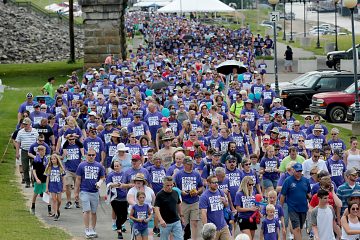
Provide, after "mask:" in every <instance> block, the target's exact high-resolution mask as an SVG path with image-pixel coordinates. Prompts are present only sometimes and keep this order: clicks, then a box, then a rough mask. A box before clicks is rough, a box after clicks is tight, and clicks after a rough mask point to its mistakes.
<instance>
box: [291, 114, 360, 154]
mask: <svg viewBox="0 0 360 240" xmlns="http://www.w3.org/2000/svg"><path fill="white" fill-rule="evenodd" d="M294 117H295V119H296V120H299V121H300V123H301V124H304V123H305V120H304V118H303V117H302V116H300V115H297V114H294ZM321 124H323V125H325V126H326V127H327V129H328V130H329V134H328V138H327V140H329V139H331V134H330V131H331V129H332V128H334V127H336V128H338V129H339V132H340V133H339V138H340V139H342V140H343V141H344V142H345V144H346V146H347V147H348V148H349V147H350V144H349V142H350V137H352V136H356V135H354V134H353V133H352V131H351V130H349V129H346V128H342V127H337V126H334V125H332V124H330V123H328V122H326V121H322V122H321ZM356 137H360V136H356Z"/></svg>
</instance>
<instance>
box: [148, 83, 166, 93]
mask: <svg viewBox="0 0 360 240" xmlns="http://www.w3.org/2000/svg"><path fill="white" fill-rule="evenodd" d="M167 86H169V83H168V82H165V81H160V82H156V83H153V84H152V85H151V89H154V90H155V91H156V90H159V89H162V88H166V87H167Z"/></svg>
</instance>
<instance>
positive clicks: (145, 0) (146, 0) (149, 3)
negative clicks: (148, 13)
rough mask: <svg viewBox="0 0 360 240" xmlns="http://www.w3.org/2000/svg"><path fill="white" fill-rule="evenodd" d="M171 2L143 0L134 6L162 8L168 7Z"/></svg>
mask: <svg viewBox="0 0 360 240" xmlns="http://www.w3.org/2000/svg"><path fill="white" fill-rule="evenodd" d="M169 3H170V2H169V0H166V1H162V0H143V1H141V2H137V3H135V4H134V7H149V6H152V5H157V6H160V7H163V6H166V5H168V4H169Z"/></svg>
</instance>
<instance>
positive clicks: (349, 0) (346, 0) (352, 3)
mask: <svg viewBox="0 0 360 240" xmlns="http://www.w3.org/2000/svg"><path fill="white" fill-rule="evenodd" d="M356 5H357V0H343V6H345V7H346V8H349V9H350V12H351V36H352V51H353V63H354V85H355V117H354V121H353V122H352V130H353V133H354V134H358V132H359V126H360V104H359V86H358V77H357V58H358V54H357V51H356V48H355V26H354V25H355V24H354V8H355V7H356Z"/></svg>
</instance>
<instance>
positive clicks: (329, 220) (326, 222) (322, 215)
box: [311, 189, 337, 240]
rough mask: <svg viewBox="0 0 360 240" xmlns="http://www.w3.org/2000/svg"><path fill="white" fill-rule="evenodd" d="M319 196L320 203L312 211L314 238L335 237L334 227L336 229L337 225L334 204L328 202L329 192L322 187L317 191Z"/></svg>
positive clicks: (320, 239)
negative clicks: (330, 204)
mask: <svg viewBox="0 0 360 240" xmlns="http://www.w3.org/2000/svg"><path fill="white" fill-rule="evenodd" d="M317 196H318V198H319V205H318V206H317V207H315V208H314V210H313V211H312V212H311V224H312V229H313V231H314V239H317V240H323V239H324V240H325V239H335V236H334V229H336V226H337V225H336V222H335V211H334V209H333V208H332V206H329V204H328V201H329V192H328V191H326V190H323V189H320V190H319V191H318V192H317ZM319 209H320V210H319Z"/></svg>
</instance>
